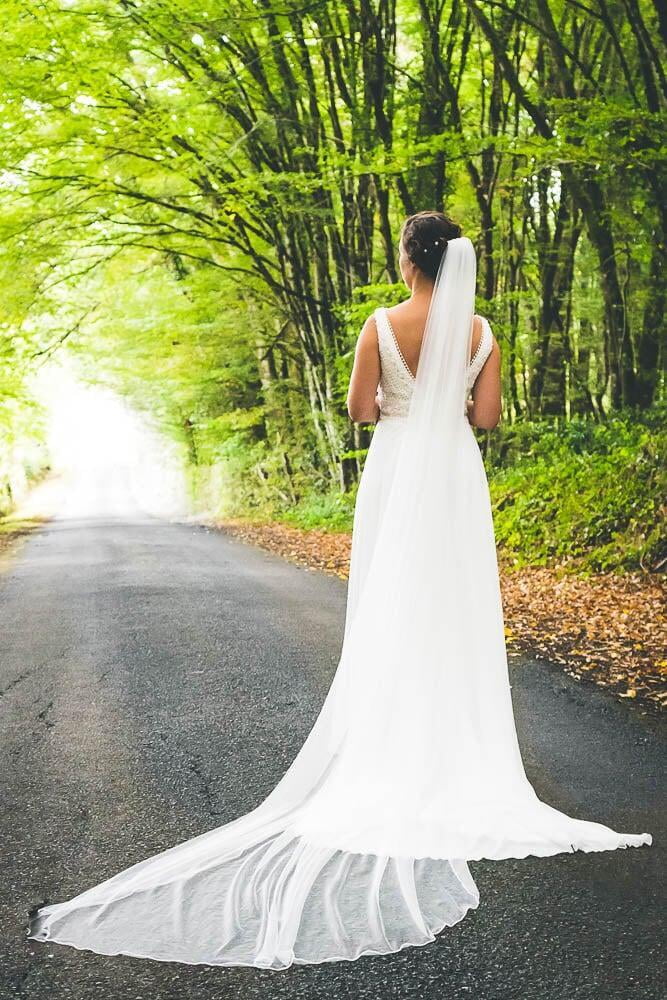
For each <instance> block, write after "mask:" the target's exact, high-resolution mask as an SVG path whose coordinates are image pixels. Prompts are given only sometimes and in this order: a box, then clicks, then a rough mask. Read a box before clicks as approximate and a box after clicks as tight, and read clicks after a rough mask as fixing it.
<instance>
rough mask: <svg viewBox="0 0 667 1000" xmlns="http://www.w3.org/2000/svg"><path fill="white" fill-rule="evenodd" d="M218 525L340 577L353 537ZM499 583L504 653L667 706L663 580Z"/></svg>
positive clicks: (555, 571) (515, 578) (513, 574)
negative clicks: (554, 666)
mask: <svg viewBox="0 0 667 1000" xmlns="http://www.w3.org/2000/svg"><path fill="white" fill-rule="evenodd" d="M218 527H221V528H223V529H224V530H225V531H227V532H229V533H230V534H232V535H234V536H236V537H238V538H242V539H243V540H244V541H247V542H250V543H252V544H254V545H259V546H261V547H262V548H264V549H268V550H269V551H270V552H273V553H275V554H276V555H279V556H282V557H283V558H285V559H289V560H290V561H291V562H294V563H297V564H298V565H301V566H307V567H309V568H310V569H319V570H323V571H324V572H327V573H334V574H335V575H336V576H339V577H340V578H341V579H346V578H347V574H348V568H349V560H350V543H351V536H350V535H349V534H348V533H343V532H329V531H321V530H305V529H302V528H295V527H292V526H290V525H286V524H280V523H266V524H260V523H254V522H248V521H225V522H223V523H222V524H219V525H218ZM500 583H501V591H502V598H503V610H504V616H505V634H506V639H507V647H508V652H509V654H510V655H513V654H515V653H518V652H519V651H525V652H529V653H531V654H532V655H534V656H539V657H541V658H543V659H545V660H549V661H550V662H552V663H558V664H560V665H561V666H562V667H563V668H564V669H565V670H566V671H567V673H569V674H571V675H572V676H573V677H577V678H579V679H586V680H589V681H592V682H594V683H595V684H597V685H599V686H601V687H605V688H609V689H611V690H613V691H614V692H615V693H616V694H617V696H618V697H621V698H628V699H639V700H641V701H642V702H643V703H644V704H650V705H652V706H653V707H658V708H660V707H662V708H664V707H666V706H667V615H666V613H665V606H666V601H665V595H666V590H667V588H666V585H665V580H664V579H663V578H661V577H659V576H656V575H647V574H640V573H636V574H630V573H628V574H620V575H619V574H614V573H604V574H599V575H596V576H592V577H582V576H576V575H575V574H573V573H566V572H564V571H563V570H562V569H560V568H558V567H554V568H552V567H528V568H523V569H515V568H510V567H506V566H505V565H503V563H502V561H501V569H500Z"/></svg>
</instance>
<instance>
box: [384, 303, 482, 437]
mask: <svg viewBox="0 0 667 1000" xmlns="http://www.w3.org/2000/svg"><path fill="white" fill-rule="evenodd" d="M481 320H482V335H481V337H480V340H479V344H478V345H477V350H476V351H475V353H474V355H473V357H472V358H471V359H470V363H469V365H468V374H467V388H468V391H470V390H471V389H472V387H473V386H474V384H475V382H476V380H477V376H478V375H479V373H480V372H481V370H482V368H483V367H484V364H485V362H486V360H487V358H488V357H489V355H490V353H491V350H492V348H493V334H492V333H491V327H490V325H489V321H488V320H487V319H486V318H485V317H481ZM375 322H376V324H377V332H378V347H379V351H380V368H381V376H380V393H379V395H380V419H382V420H386V419H387V418H388V417H407V415H408V409H409V407H410V399H411V397H412V391H413V389H414V384H415V376H414V375H413V374H412V372H411V370H410V367H409V365H408V363H407V362H406V360H405V358H404V357H403V354H402V352H401V348H400V347H399V344H398V340H397V338H396V334H395V333H394V330H393V328H392V325H391V320H390V319H389V315H388V313H387V310H386V308H384V307H382V308H381V309H377V310H376V311H375Z"/></svg>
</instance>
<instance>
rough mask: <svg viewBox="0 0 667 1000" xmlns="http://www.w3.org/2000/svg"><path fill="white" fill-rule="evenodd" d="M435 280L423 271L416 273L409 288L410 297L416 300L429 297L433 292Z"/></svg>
mask: <svg viewBox="0 0 667 1000" xmlns="http://www.w3.org/2000/svg"><path fill="white" fill-rule="evenodd" d="M434 284H435V282H433V281H431V279H430V278H429V277H428V276H427V275H426V274H423V273H419V274H416V275H415V277H414V280H413V282H412V288H411V289H410V298H411V299H413V300H416V301H420V300H421V299H430V298H431V296H432V294H433V287H434Z"/></svg>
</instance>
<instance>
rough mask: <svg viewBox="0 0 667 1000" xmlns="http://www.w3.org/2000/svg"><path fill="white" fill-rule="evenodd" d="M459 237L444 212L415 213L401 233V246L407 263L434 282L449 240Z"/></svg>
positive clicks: (457, 227) (455, 226)
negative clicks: (409, 262)
mask: <svg viewBox="0 0 667 1000" xmlns="http://www.w3.org/2000/svg"><path fill="white" fill-rule="evenodd" d="M460 235H461V227H460V226H459V225H458V223H456V222H454V221H453V220H452V219H450V218H449V216H447V215H445V214H444V213H443V212H417V214H416V215H410V216H409V217H408V218H407V219H406V220H405V222H404V223H403V228H402V229H401V246H402V248H403V251H404V253H405V254H406V255H407V257H408V259H409V260H410V261H412V263H413V264H415V265H416V266H417V267H418V268H419V269H420V270H421V271H423V272H424V274H426V275H428V277H429V278H430V279H431V280H432V281H435V279H436V276H437V273H438V268H439V267H440V261H441V260H442V255H443V254H444V252H445V250H446V249H447V243H448V242H449V240H455V239H457V238H458V237H459V236H460Z"/></svg>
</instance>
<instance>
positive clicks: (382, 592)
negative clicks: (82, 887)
mask: <svg viewBox="0 0 667 1000" xmlns="http://www.w3.org/2000/svg"><path fill="white" fill-rule="evenodd" d="M400 266H401V272H402V275H403V278H404V280H405V283H406V285H407V286H408V289H409V290H410V292H411V296H410V298H409V299H408V300H407V301H406V302H404V303H402V304H401V305H398V306H396V307H394V308H393V309H389V310H387V309H378V310H377V311H376V312H375V313H374V315H373V316H372V317H370V318H369V319H368V321H367V322H366V324H365V325H364V328H363V330H362V332H361V335H360V338H359V342H358V346H357V350H356V355H355V362H354V369H353V372H352V378H351V382H350V390H349V395H348V408H349V411H350V415H351V417H352V419H353V420H359V421H377V423H376V428H375V431H374V434H373V439H372V442H371V447H370V449H369V453H368V457H367V460H366V465H365V468H364V473H363V476H362V480H361V483H360V487H359V494H358V499H357V505H356V510H355V519H354V531H353V544H352V560H351V567H350V581H349V590H348V601H347V615H346V622H345V633H344V638H343V644H342V651H341V657H340V662H339V665H338V668H337V671H336V674H335V676H334V679H333V683H332V686H331V688H330V691H329V694H328V696H327V698H326V700H325V703H324V705H323V707H322V710H321V712H320V714H319V717H318V718H317V721H316V722H315V725H314V727H313V729H312V731H311V732H310V735H309V736H308V738H307V740H306V742H305V743H304V745H303V747H302V749H301V751H300V752H299V754H298V756H297V757H296V759H295V760H294V762H293V763H292V765H291V767H290V768H289V769H288V771H287V772H286V774H285V775H284V776H283V778H282V779H281V781H280V782H279V783H278V785H277V786H276V787H275V788H274V790H273V791H272V792H271V794H270V795H269V796H268V797H267V798H266V799H265V800H264V801H263V802H262V803H260V804H259V805H258V806H257V807H256V808H255V809H254V810H253V811H252V812H250V813H248V814H246V815H245V816H241V817H240V818H238V819H236V820H234V821H233V822H231V823H227V824H226V825H224V826H221V827H218V828H217V829H214V830H211V831H209V832H207V833H204V834H202V835H201V836H198V837H195V838H193V839H192V840H189V841H186V842H184V843H182V844H178V845H177V846H175V847H172V848H170V849H168V850H166V851H164V852H162V853H161V854H158V855H156V856H154V857H151V858H147V859H146V860H144V861H141V862H139V863H137V864H134V865H132V866H131V867H130V868H128V869H126V870H125V871H122V872H120V873H119V874H117V875H115V876H114V877H112V878H110V879H107V880H106V881H104V882H102V883H100V884H99V885H97V886H94V887H93V888H90V889H88V890H86V891H84V892H82V893H81V894H80V895H78V896H76V897H75V898H73V899H70V900H68V901H67V902H62V903H55V904H50V905H46V906H43V907H41V908H40V909H37V910H35V911H33V913H32V914H31V919H30V926H29V930H28V936H29V937H30V938H34V939H36V940H38V941H46V940H50V941H56V942H60V943H62V944H68V945H73V946H74V947H76V948H85V949H90V950H92V951H96V952H99V953H102V954H106V955H116V954H121V953H122V954H126V955H134V956H139V957H146V958H153V959H160V960H164V961H177V962H186V963H206V964H209V965H254V966H258V967H263V968H269V969H284V968H286V967H287V966H289V965H291V964H292V963H295V962H296V963H308V962H326V961H333V960H337V959H355V958H357V957H358V956H359V955H363V954H382V953H387V952H395V951H398V950H399V949H401V948H404V947H406V946H407V945H424V944H426V943H428V942H430V941H432V940H433V939H434V936H435V935H436V934H437V933H438V932H440V931H441V930H442V929H443V928H444V927H447V926H451V925H453V924H455V923H456V922H457V921H459V920H461V919H462V918H463V917H464V916H465V914H466V912H467V911H468V910H469V909H471V908H473V907H476V906H477V905H478V902H479V895H478V892H477V888H476V885H475V883H474V881H473V878H472V876H471V874H470V871H469V868H468V862H469V861H475V860H478V859H481V858H489V859H498V860H500V859H502V858H523V857H526V856H527V855H536V856H540V857H543V856H546V855H552V854H557V853H560V852H570V851H573V850H582V851H604V850H612V849H614V848H618V847H628V846H639V845H641V844H650V843H651V836H650V835H649V834H647V833H642V834H631V833H616V832H614V831H613V830H611V829H609V828H608V827H606V826H603V825H601V824H600V823H597V822H590V821H586V820H583V819H575V818H573V817H570V816H567V815H565V814H564V813H562V812H559V811H558V810H556V809H554V808H552V807H551V806H549V805H547V804H546V803H544V802H542V801H540V799H539V798H538V797H537V795H536V793H535V791H534V789H533V788H532V786H531V785H530V783H529V781H528V779H527V777H526V774H525V772H524V768H523V764H522V760H521V755H520V752H519V746H518V742H517V735H516V729H515V724H514V717H513V713H512V703H511V697H510V686H509V680H508V671H507V657H506V650H505V640H504V626H503V612H502V604H501V597H500V588H499V579H498V565H497V557H496V549H495V541H494V534H493V522H492V516H491V506H490V501H489V492H488V484H487V480H486V474H485V470H484V465H483V463H482V458H481V455H480V451H479V448H478V445H477V442H476V439H475V436H474V433H473V430H472V426H471V422H472V424H475V425H477V426H480V427H493V426H494V425H495V424H496V423H497V421H498V419H499V414H500V353H499V348H498V345H497V343H496V341H495V339H494V338H493V335H492V333H491V330H490V328H489V324H488V322H487V321H486V320H485V319H483V318H481V317H478V316H474V315H473V309H474V295H475V280H476V261H475V255H474V250H473V246H472V244H471V242H470V241H469V240H468V239H466V238H465V237H461V236H460V229H459V227H458V226H456V225H455V224H454V223H452V222H451V221H450V220H449V219H448V218H447V217H446V216H444V215H442V214H441V213H438V212H423V213H419V214H418V215H416V216H412V217H410V218H409V219H407V220H406V221H405V223H404V225H403V229H402V233H401V242H400ZM470 394H471V398H470V399H468V396H469V395H470Z"/></svg>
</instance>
